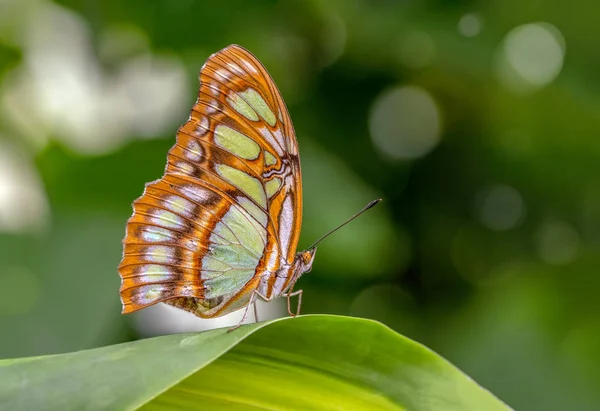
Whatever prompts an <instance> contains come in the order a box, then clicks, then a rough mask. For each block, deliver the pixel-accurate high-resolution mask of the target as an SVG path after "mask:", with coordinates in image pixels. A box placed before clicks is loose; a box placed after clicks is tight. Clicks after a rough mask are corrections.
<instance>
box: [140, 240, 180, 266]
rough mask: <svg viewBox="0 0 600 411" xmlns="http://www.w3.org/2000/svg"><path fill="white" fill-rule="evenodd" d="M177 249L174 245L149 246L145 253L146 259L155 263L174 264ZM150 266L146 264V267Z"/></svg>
mask: <svg viewBox="0 0 600 411" xmlns="http://www.w3.org/2000/svg"><path fill="white" fill-rule="evenodd" d="M174 255H175V250H174V249H173V247H167V246H164V245H153V246H151V247H148V248H147V249H146V251H145V253H144V256H145V259H146V260H147V261H150V262H153V263H161V264H173V262H174V261H175V258H174ZM146 267H148V266H145V267H144V268H146Z"/></svg>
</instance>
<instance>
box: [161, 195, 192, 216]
mask: <svg viewBox="0 0 600 411" xmlns="http://www.w3.org/2000/svg"><path fill="white" fill-rule="evenodd" d="M163 205H164V206H165V207H166V208H168V209H169V210H171V211H173V212H174V213H177V214H181V215H184V216H186V217H191V216H192V214H193V213H194V209H195V208H196V207H195V206H194V204H192V202H191V201H188V200H186V199H185V198H183V197H179V196H169V197H167V198H166V199H165V200H164V201H163Z"/></svg>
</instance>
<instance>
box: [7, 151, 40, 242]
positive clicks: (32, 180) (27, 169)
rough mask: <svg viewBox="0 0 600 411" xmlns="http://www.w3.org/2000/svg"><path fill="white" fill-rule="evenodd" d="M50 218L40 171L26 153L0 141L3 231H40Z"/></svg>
mask: <svg viewBox="0 0 600 411" xmlns="http://www.w3.org/2000/svg"><path fill="white" fill-rule="evenodd" d="M49 218H50V211H49V206H48V201H47V199H46V193H45V192H44V188H43V186H42V183H41V181H40V179H39V176H38V174H37V171H36V170H35V168H34V167H33V165H32V164H30V162H29V161H27V158H25V156H24V155H22V154H21V153H19V152H18V151H17V150H15V149H13V148H12V147H11V146H9V145H8V144H6V143H1V142H0V232H2V231H4V232H10V233H20V232H30V233H31V232H33V233H39V232H41V231H43V229H45V228H46V227H47V225H48V220H49Z"/></svg>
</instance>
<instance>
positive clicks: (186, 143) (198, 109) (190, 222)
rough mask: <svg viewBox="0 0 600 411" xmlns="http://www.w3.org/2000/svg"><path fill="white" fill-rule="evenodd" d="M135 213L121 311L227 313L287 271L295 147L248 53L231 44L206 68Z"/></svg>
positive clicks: (266, 79) (296, 185)
mask: <svg viewBox="0 0 600 411" xmlns="http://www.w3.org/2000/svg"><path fill="white" fill-rule="evenodd" d="M133 209H134V213H133V216H132V217H131V218H130V219H129V221H128V223H127V232H126V236H125V239H124V241H123V242H124V253H123V260H122V261H121V264H120V265H119V273H120V275H121V278H122V283H121V290H120V291H121V301H122V303H123V312H124V313H128V312H133V311H136V310H139V309H141V308H144V307H146V306H149V305H152V304H155V303H157V302H161V301H162V302H166V303H168V304H171V305H174V306H177V307H180V308H183V309H185V310H188V311H190V312H193V313H194V314H196V315H198V316H201V317H215V316H219V315H223V314H226V313H228V312H232V311H234V310H236V309H238V308H241V307H243V306H244V305H246V304H248V302H249V301H250V297H251V295H252V293H253V291H254V290H255V289H257V288H258V287H259V285H260V284H261V281H263V282H264V281H265V280H264V279H265V278H272V279H274V277H275V275H274V274H275V272H276V271H277V270H278V269H280V268H281V267H282V266H289V265H291V264H292V263H293V260H294V255H295V251H296V246H297V243H298V238H299V232H300V226H301V219H302V184H301V173H300V161H299V157H298V146H297V142H296V138H295V134H294V130H293V126H292V123H291V119H290V116H289V113H288V111H287V109H286V107H285V104H284V102H283V99H282V98H281V95H280V93H279V91H278V90H277V87H276V86H275V83H274V82H273V80H272V79H271V77H270V76H269V74H268V73H267V71H266V69H265V68H264V67H263V66H262V64H261V63H260V62H259V61H258V60H257V59H256V58H255V57H254V56H253V55H252V54H251V53H250V52H248V51H247V50H245V49H243V48H241V47H239V46H236V45H232V46H229V47H227V48H225V49H223V50H221V51H219V52H218V53H215V54H213V55H212V56H211V57H210V58H209V59H208V60H207V62H206V64H205V65H204V66H203V67H202V70H201V71H200V90H199V93H198V100H197V101H196V104H195V105H194V107H193V109H192V111H191V114H190V118H189V119H188V121H187V122H186V123H185V124H184V125H183V126H182V127H181V128H180V129H179V131H178V133H177V142H176V144H175V145H174V146H173V147H172V148H171V150H170V151H169V155H168V163H167V167H166V170H165V175H164V176H163V178H162V179H160V180H157V181H155V182H152V183H149V184H147V185H146V189H145V191H144V194H143V195H142V197H140V198H139V199H137V200H136V201H135V202H134V203H133ZM273 281H274V280H273Z"/></svg>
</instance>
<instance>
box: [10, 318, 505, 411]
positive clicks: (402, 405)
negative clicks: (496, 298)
mask: <svg viewBox="0 0 600 411" xmlns="http://www.w3.org/2000/svg"><path fill="white" fill-rule="evenodd" d="M0 404H2V405H3V406H4V407H5V408H6V409H9V410H13V411H15V410H61V411H64V410H134V409H138V408H140V407H141V408H142V409H144V410H223V409H227V410H331V409H336V410H414V411H426V410H427V411H428V410H444V411H452V410H461V411H462V410H474V411H481V410H486V411H494V410H509V409H510V408H509V407H507V406H506V405H505V404H503V403H502V402H500V401H499V400H498V399H496V398H495V397H494V396H493V395H492V394H490V393H489V392H488V391H486V390H485V389H483V388H481V387H480V386H478V385H477V384H476V383H475V382H474V381H473V380H471V379H470V378H469V377H468V376H466V375H465V374H463V373H462V372H461V371H459V370H458V369H457V368H455V367H454V366H453V365H451V364H450V363H448V362H447V361H446V360H444V359H443V358H441V357H440V356H438V355H437V354H435V353H434V352H432V351H430V350H429V349H427V348H425V347H424V346H422V345H420V344H418V343H416V342H414V341H412V340H410V339H408V338H406V337H403V336H401V335H399V334H397V333H395V332H394V331H392V330H391V329H389V328H387V327H385V326H384V325H382V324H380V323H377V322H374V321H370V320H364V319H357V318H349V317H336V316H328V315H310V316H302V317H298V318H287V319H282V320H274V321H270V322H263V323H259V324H252V325H245V326H242V327H240V328H239V329H237V330H235V331H233V332H227V330H226V329H218V330H212V331H207V332H202V333H193V334H178V335H167V336H162V337H157V338H151V339H146V340H140V341H135V342H131V343H126V344H119V345H114V346H109V347H103V348H97V349H92V350H85V351H80V352H75V353H69V354H60V355H51V356H44V357H33V358H21V359H12V360H10V359H9V360H2V361H0Z"/></svg>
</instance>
